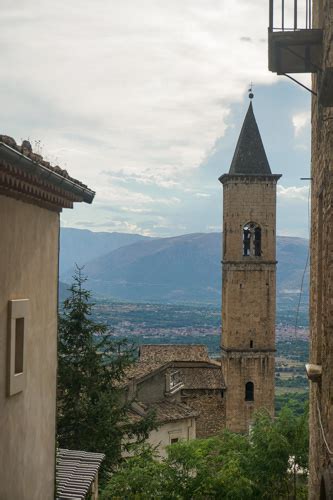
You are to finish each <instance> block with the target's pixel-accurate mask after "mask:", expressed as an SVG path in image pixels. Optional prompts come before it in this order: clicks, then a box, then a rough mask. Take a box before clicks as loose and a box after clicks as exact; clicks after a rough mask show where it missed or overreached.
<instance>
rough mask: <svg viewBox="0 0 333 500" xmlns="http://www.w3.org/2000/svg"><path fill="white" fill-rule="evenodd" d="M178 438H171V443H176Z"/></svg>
mask: <svg viewBox="0 0 333 500" xmlns="http://www.w3.org/2000/svg"><path fill="white" fill-rule="evenodd" d="M178 441H179V438H171V444H175V443H178Z"/></svg>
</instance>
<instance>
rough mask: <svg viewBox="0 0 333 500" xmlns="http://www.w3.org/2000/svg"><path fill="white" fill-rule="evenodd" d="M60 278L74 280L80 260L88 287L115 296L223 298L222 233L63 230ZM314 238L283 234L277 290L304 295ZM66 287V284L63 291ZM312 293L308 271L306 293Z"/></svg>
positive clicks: (279, 241)
mask: <svg viewBox="0 0 333 500" xmlns="http://www.w3.org/2000/svg"><path fill="white" fill-rule="evenodd" d="M60 242H61V246H60V277H61V280H62V281H64V282H66V283H70V282H71V276H72V274H73V269H74V265H75V262H76V263H77V264H78V265H80V266H82V265H84V273H85V274H86V275H87V277H88V284H87V286H88V288H89V289H91V291H92V292H93V293H94V294H98V295H102V296H104V297H106V296H107V297H110V298H111V299H115V300H125V301H126V300H128V301H133V302H137V301H156V302H203V303H212V304H219V303H220V301H221V252H222V237H221V233H197V234H185V235H181V236H174V237H170V238H149V237H146V236H142V235H134V234H126V233H95V232H91V231H87V230H79V229H68V228H63V229H62V230H61V238H60ZM307 253H308V241H307V240H305V239H302V238H296V237H288V236H280V237H279V236H278V237H277V259H278V267H277V294H278V299H279V297H282V296H284V297H285V296H287V297H289V296H290V297H293V298H295V295H296V294H297V293H298V290H299V288H300V285H301V281H302V276H303V273H304V268H305V264H306V261H307ZM63 291H64V285H63V284H61V285H60V292H61V294H63ZM307 293H308V273H305V286H304V295H305V296H306V295H307Z"/></svg>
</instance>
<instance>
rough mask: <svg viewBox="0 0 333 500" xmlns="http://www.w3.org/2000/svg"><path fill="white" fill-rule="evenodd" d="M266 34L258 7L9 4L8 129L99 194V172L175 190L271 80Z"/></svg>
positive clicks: (194, 1)
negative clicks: (249, 97) (134, 176)
mask: <svg viewBox="0 0 333 500" xmlns="http://www.w3.org/2000/svg"><path fill="white" fill-rule="evenodd" d="M266 28H267V8H266V7H263V5H262V2H259V1H254V2H251V4H249V2H245V1H237V2H229V3H228V5H226V3H225V1H223V0H207V1H205V2H202V1H201V0H182V2H179V1H178V0H170V1H169V2H168V3H165V1H162V0H142V1H140V2H133V1H131V0H122V1H121V2H110V1H108V0H97V1H95V2H91V1H88V0H73V1H72V2H70V6H69V4H68V2H67V1H65V0H58V1H57V2H51V0H44V1H41V0H31V2H29V3H27V2H25V1H24V0H21V1H20V0H19V1H17V2H15V3H14V4H13V3H11V2H5V3H4V6H2V20H1V21H0V44H1V45H2V49H3V50H2V64H1V68H0V77H2V78H1V80H2V81H3V82H7V83H6V85H8V88H11V89H12V90H11V91H8V95H7V96H6V98H5V99H4V102H3V104H2V114H4V112H5V114H6V115H7V113H8V114H9V113H10V114H11V115H12V116H13V121H12V125H11V130H9V131H8V132H9V133H11V134H13V135H15V136H16V137H24V136H26V135H30V136H31V137H34V138H37V139H42V142H43V143H44V144H45V148H46V150H48V151H50V153H51V154H52V155H58V156H59V162H60V163H61V162H62V163H66V164H67V165H68V170H69V171H70V173H71V175H73V176H74V177H78V178H80V179H82V180H83V181H86V182H89V183H90V184H91V185H92V187H94V188H96V189H98V188H99V187H100V182H99V179H98V177H97V174H98V167H99V165H100V163H102V164H103V166H104V167H105V168H106V169H107V170H111V171H113V170H115V171H119V169H124V170H125V171H126V172H128V173H129V174H130V173H131V172H132V173H133V172H147V169H153V170H154V171H155V175H154V176H152V177H151V178H150V181H149V177H148V178H147V182H153V181H154V182H158V178H159V177H160V181H159V185H160V186H163V183H164V186H165V187H172V186H173V184H172V183H173V182H177V179H176V177H177V173H178V172H184V170H191V169H193V168H195V167H197V166H198V165H199V164H200V161H201V160H202V159H203V158H204V157H205V154H206V152H207V150H208V149H209V148H210V147H211V145H212V144H213V143H214V141H215V139H216V137H217V136H219V135H221V134H222V133H223V131H224V129H225V123H224V121H225V118H226V116H227V113H228V110H229V106H230V104H231V103H232V102H235V101H240V99H241V97H242V95H243V93H244V92H245V91H246V89H247V85H248V82H249V81H250V80H251V79H253V78H254V77H255V80H256V83H257V84H259V83H266V84H268V83H271V82H272V81H274V78H275V77H274V75H272V74H270V73H269V72H268V71H267V48H266V43H262V40H261V39H262V38H263V37H264V36H265V34H266ZM13 30H15V37H13ZM249 39H251V43H248V40H249ZM231 48H232V53H231ZM17 68H24V72H20V71H17ZM13 89H14V90H15V92H13ZM4 91H5V92H6V88H5V89H4ZM20 94H21V98H17V96H18V95H20ZM32 101H34V102H33V105H32V104H31V103H32ZM15 115H16V119H14V118H15ZM22 116H23V117H24V119H23V120H22ZM7 122H8V121H7ZM29 122H30V123H29ZM166 173H167V174H168V175H165V174H166ZM170 174H171V175H170ZM165 177H167V179H164V178H165ZM141 182H144V179H143V178H141Z"/></svg>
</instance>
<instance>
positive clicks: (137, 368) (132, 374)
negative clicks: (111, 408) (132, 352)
mask: <svg viewBox="0 0 333 500" xmlns="http://www.w3.org/2000/svg"><path fill="white" fill-rule="evenodd" d="M166 364H167V363H162V362H158V361H156V362H152V363H150V362H148V361H138V362H137V363H134V364H133V365H131V366H129V367H128V368H127V369H126V374H125V377H124V378H123V379H122V380H121V381H120V385H121V386H123V385H126V384H127V383H128V382H129V381H130V380H133V379H135V380H139V379H141V378H142V377H145V376H146V375H149V374H150V373H152V372H154V371H155V370H158V369H160V368H162V367H163V366H164V365H166Z"/></svg>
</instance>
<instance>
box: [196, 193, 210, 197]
mask: <svg viewBox="0 0 333 500" xmlns="http://www.w3.org/2000/svg"><path fill="white" fill-rule="evenodd" d="M195 196H196V197H197V198H210V194H208V193H195Z"/></svg>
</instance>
